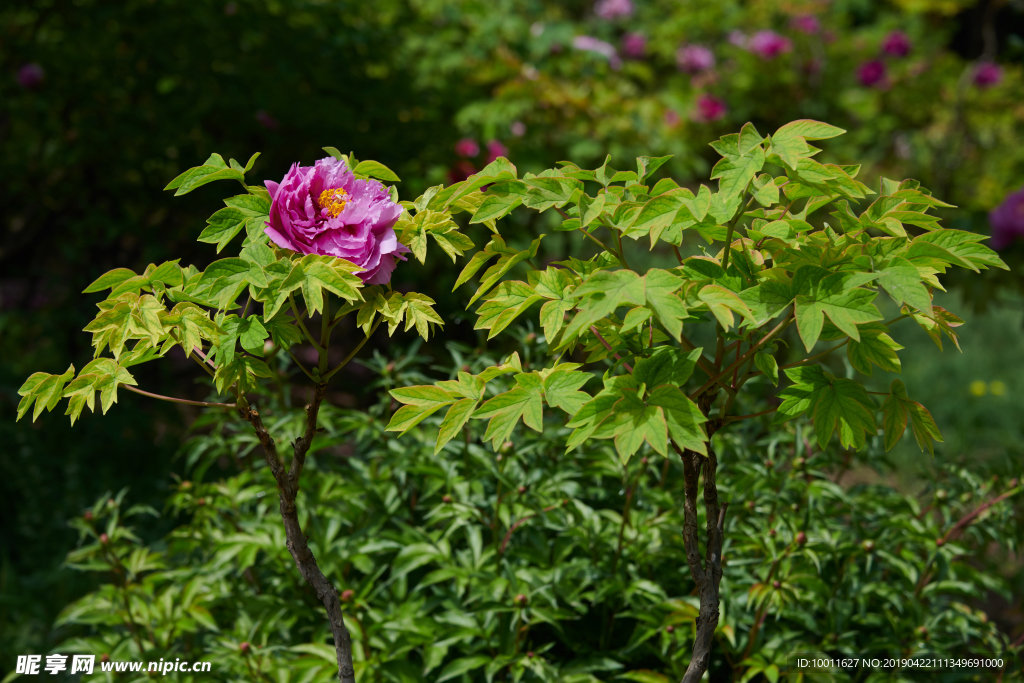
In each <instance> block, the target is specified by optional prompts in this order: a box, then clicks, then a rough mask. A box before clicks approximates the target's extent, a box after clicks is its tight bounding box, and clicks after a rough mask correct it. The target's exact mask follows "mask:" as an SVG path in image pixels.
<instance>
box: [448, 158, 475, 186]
mask: <svg viewBox="0 0 1024 683" xmlns="http://www.w3.org/2000/svg"><path fill="white" fill-rule="evenodd" d="M474 173H476V166H474V165H473V164H471V163H470V162H468V161H466V160H465V159H463V160H462V161H460V162H458V163H457V164H455V165H454V166H452V167H451V168H450V169H448V182H449V183H459V182H462V181H463V180H465V179H466V178H468V177H469V176H471V175H473V174H474Z"/></svg>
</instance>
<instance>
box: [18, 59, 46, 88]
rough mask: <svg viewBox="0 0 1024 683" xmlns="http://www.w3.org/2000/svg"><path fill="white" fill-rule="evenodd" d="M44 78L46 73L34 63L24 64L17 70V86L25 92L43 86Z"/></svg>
mask: <svg viewBox="0 0 1024 683" xmlns="http://www.w3.org/2000/svg"><path fill="white" fill-rule="evenodd" d="M45 77H46V72H45V71H43V67H41V66H40V65H38V64H36V63H35V62H31V63H29V64H25V65H24V66H22V67H21V68H20V69H18V85H20V86H21V87H22V88H25V90H35V89H36V88H38V87H39V86H41V85H42V84H43V79H44V78H45Z"/></svg>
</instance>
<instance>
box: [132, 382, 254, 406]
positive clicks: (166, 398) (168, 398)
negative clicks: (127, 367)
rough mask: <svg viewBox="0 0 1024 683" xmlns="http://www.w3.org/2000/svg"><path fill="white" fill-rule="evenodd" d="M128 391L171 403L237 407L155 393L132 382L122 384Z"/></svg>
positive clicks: (229, 404) (231, 404)
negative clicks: (133, 384)
mask: <svg viewBox="0 0 1024 683" xmlns="http://www.w3.org/2000/svg"><path fill="white" fill-rule="evenodd" d="M120 386H122V387H124V388H125V389H127V390H128V391H134V392H135V393H136V394H142V395H143V396H149V397H150V398H156V399H160V400H161V401H170V402H171V403H182V404H184V405H187V406H203V407H207V408H237V407H238V406H236V405H235V404H234V403H210V402H209V401H189V400H188V399H186V398H174V397H173V396H162V395H161V394H153V393H150V392H148V391H143V390H142V389H136V388H135V387H133V386H131V385H130V384H122V385H120Z"/></svg>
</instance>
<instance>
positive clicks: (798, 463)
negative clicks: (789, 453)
mask: <svg viewBox="0 0 1024 683" xmlns="http://www.w3.org/2000/svg"><path fill="white" fill-rule="evenodd" d="M806 464H807V460H806V459H805V458H793V469H794V470H797V471H800V470H802V469H803V468H804V466H805V465H806Z"/></svg>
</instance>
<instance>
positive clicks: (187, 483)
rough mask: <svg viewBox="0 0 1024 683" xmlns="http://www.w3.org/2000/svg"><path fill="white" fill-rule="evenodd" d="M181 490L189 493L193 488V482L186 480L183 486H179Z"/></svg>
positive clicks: (182, 483)
mask: <svg viewBox="0 0 1024 683" xmlns="http://www.w3.org/2000/svg"><path fill="white" fill-rule="evenodd" d="M179 488H180V489H181V490H182V491H188V490H189V489H190V488H192V482H190V481H189V480H188V479H186V480H185V481H183V482H181V485H180V486H179Z"/></svg>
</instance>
